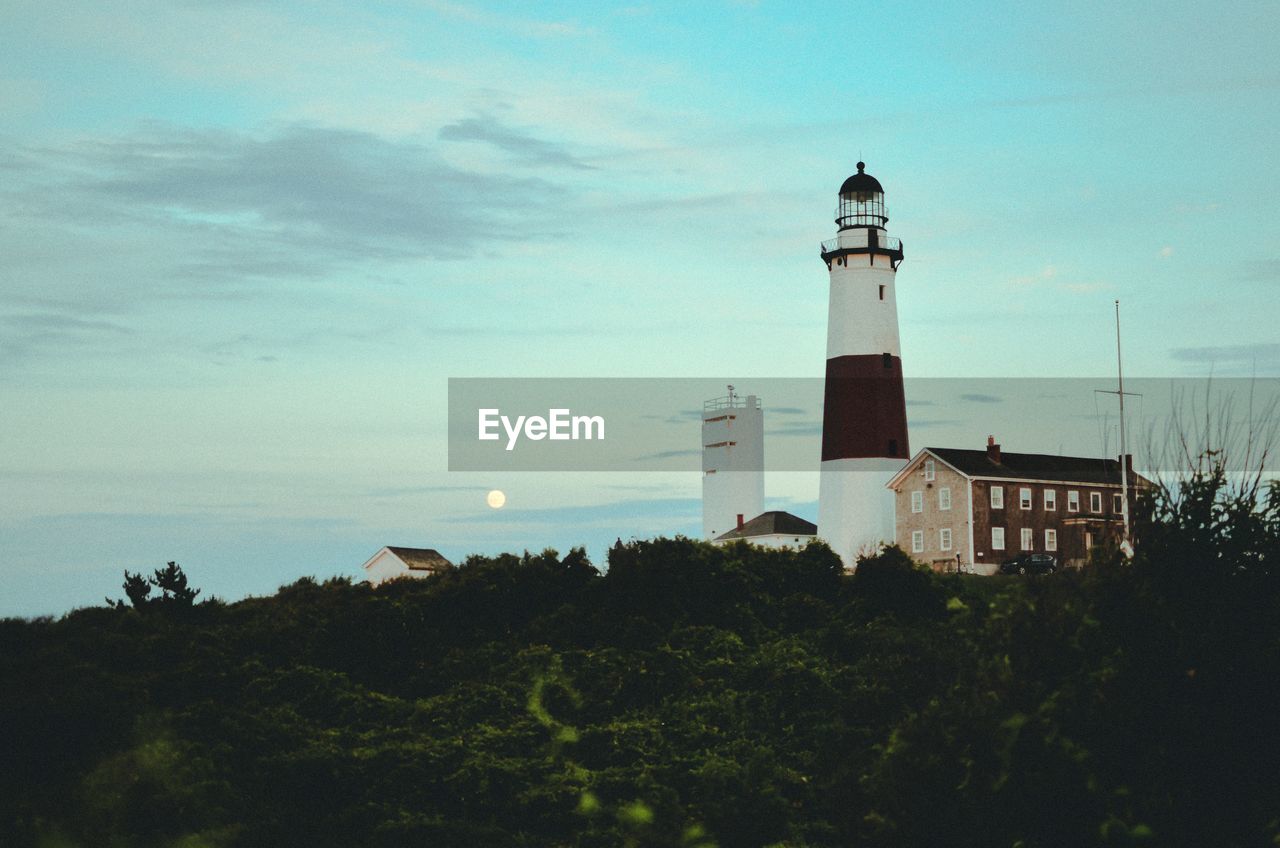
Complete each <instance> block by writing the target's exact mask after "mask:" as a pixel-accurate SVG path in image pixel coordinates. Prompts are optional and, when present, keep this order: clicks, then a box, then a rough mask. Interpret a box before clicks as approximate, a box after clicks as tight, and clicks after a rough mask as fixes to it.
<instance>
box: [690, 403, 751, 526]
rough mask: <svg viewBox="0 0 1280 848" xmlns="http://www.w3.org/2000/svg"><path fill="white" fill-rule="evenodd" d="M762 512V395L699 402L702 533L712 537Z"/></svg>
mask: <svg viewBox="0 0 1280 848" xmlns="http://www.w3.org/2000/svg"><path fill="white" fill-rule="evenodd" d="M762 512H764V410H763V409H761V406H760V398H758V397H756V396H755V395H747V397H746V398H745V399H744V398H742V397H739V396H738V394H737V393H736V392H735V391H734V388H733V386H730V387H729V394H728V395H727V396H726V397H718V398H714V399H712V400H709V401H707V402H706V403H704V404H703V405H702V537H703V538H704V539H707V540H711V539H714V538H716V537H717V536H719V535H720V534H721V533H728V532H729V531H730V530H733V529H734V528H736V527H738V526H739V525H740V524H742V523H743V522H746V521H750V520H751V519H753V518H755V517H756V516H757V515H759V514H760V513H762Z"/></svg>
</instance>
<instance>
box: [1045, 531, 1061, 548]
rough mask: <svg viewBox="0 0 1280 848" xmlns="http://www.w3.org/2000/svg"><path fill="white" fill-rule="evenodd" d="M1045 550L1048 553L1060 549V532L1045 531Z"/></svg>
mask: <svg viewBox="0 0 1280 848" xmlns="http://www.w3.org/2000/svg"><path fill="white" fill-rule="evenodd" d="M1044 549H1045V550H1046V551H1056V550H1057V549H1058V531H1057V530H1046V531H1044Z"/></svg>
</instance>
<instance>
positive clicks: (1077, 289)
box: [1061, 282, 1111, 294]
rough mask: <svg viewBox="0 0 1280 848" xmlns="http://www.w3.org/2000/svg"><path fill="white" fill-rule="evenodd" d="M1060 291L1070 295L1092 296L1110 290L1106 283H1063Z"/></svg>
mask: <svg viewBox="0 0 1280 848" xmlns="http://www.w3.org/2000/svg"><path fill="white" fill-rule="evenodd" d="M1061 288H1062V290H1063V291H1067V292H1071V293H1072V294H1093V293H1094V292H1099V291H1103V290H1105V289H1109V288H1111V286H1110V285H1108V284H1107V283H1096V282H1095V283H1063V284H1062V287H1061Z"/></svg>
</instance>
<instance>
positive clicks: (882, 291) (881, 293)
mask: <svg viewBox="0 0 1280 848" xmlns="http://www.w3.org/2000/svg"><path fill="white" fill-rule="evenodd" d="M880 299H881V300H884V286H881V287H880Z"/></svg>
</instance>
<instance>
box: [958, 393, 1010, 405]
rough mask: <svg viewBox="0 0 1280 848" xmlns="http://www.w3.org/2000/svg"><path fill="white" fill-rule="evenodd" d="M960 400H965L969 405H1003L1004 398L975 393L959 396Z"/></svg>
mask: <svg viewBox="0 0 1280 848" xmlns="http://www.w3.org/2000/svg"><path fill="white" fill-rule="evenodd" d="M960 400H967V401H969V402H970V403H1004V398H1002V397H997V396H996V395H984V394H976V393H973V394H963V395H960Z"/></svg>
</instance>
